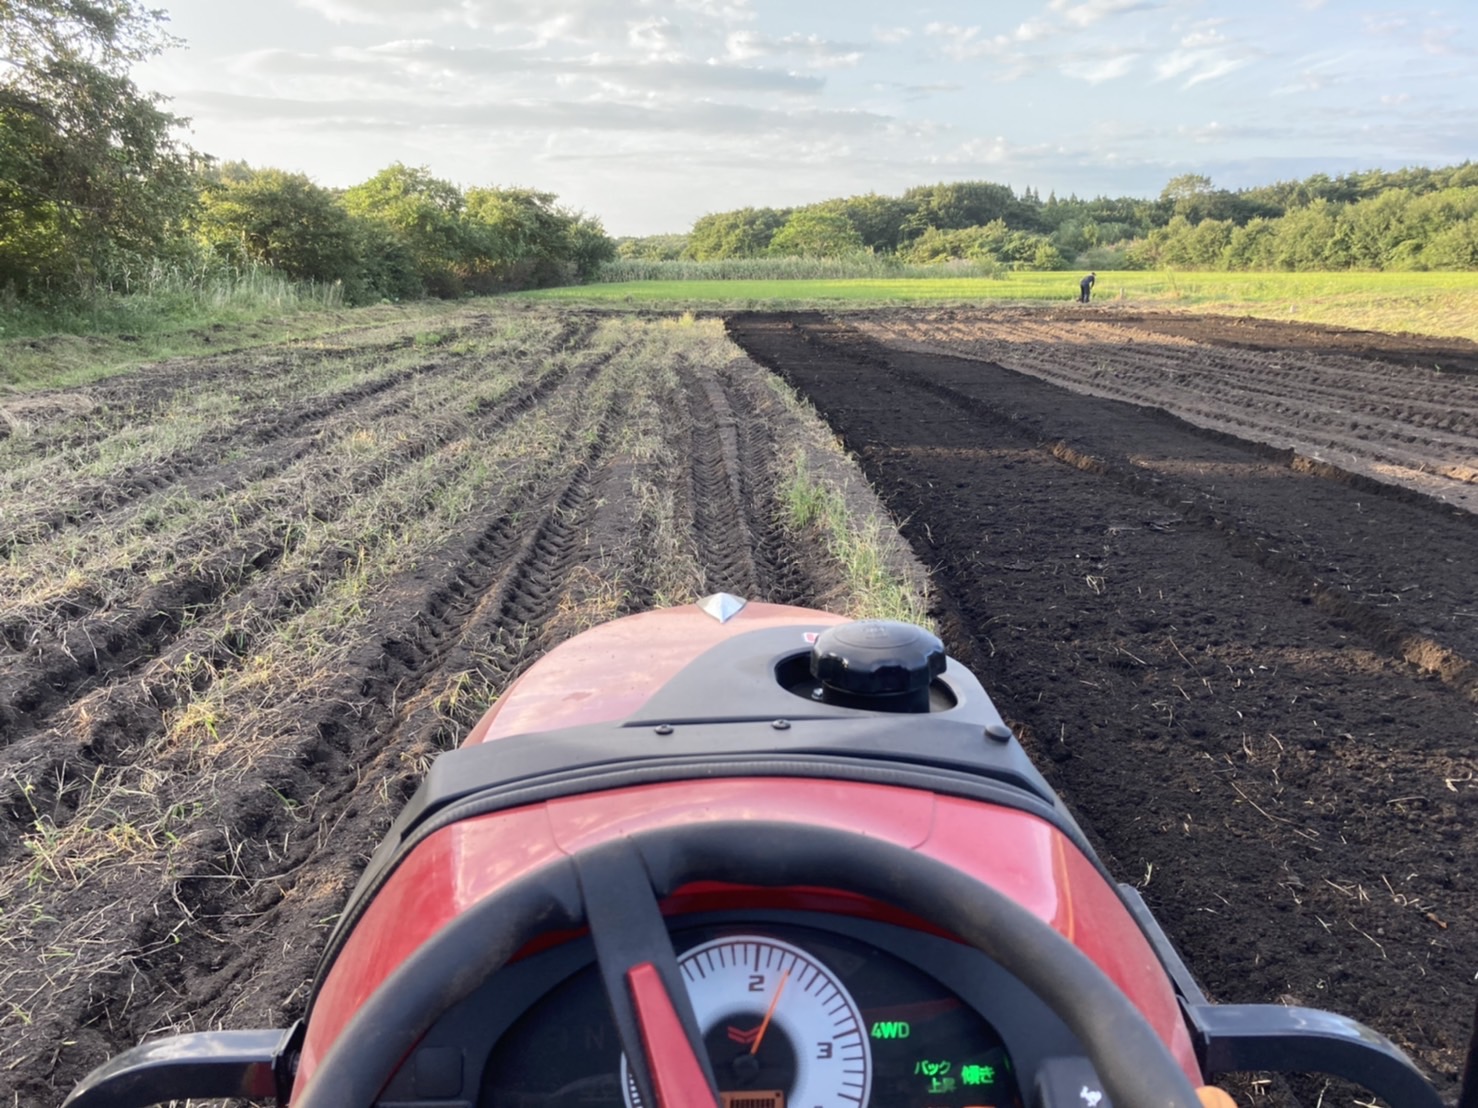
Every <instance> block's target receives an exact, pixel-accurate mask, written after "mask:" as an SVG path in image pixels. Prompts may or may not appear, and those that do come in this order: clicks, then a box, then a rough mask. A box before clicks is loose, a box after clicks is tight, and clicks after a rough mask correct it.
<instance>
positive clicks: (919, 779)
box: [308, 740, 1118, 1015]
mask: <svg viewBox="0 0 1478 1108" xmlns="http://www.w3.org/2000/svg"><path fill="white" fill-rule="evenodd" d="M500 741H502V740H500ZM725 777H795V778H801V779H811V780H815V779H820V780H829V781H850V782H858V783H861V784H874V785H890V786H894V787H898V788H907V789H918V790H920V791H922V792H932V793H937V794H939V795H941V796H953V797H960V798H962V799H966V800H977V801H980V802H982V803H985V804H992V805H995V806H997V807H1002V808H1011V809H1013V810H1016V811H1020V812H1025V813H1027V814H1028V815H1033V816H1036V817H1037V818H1038V819H1041V820H1043V821H1045V822H1047V823H1049V824H1050V825H1052V826H1053V827H1055V828H1056V829H1057V830H1058V831H1060V832H1062V834H1063V835H1065V836H1067V838H1068V839H1069V840H1070V841H1071V842H1072V843H1073V845H1074V846H1076V847H1077V848H1078V850H1079V851H1081V852H1082V854H1083V856H1084V857H1086V858H1087V859H1088V860H1089V861H1090V862H1091V863H1092V864H1093V866H1094V868H1095V869H1097V870H1098V872H1099V874H1100V875H1101V876H1102V877H1103V879H1104V882H1105V883H1106V884H1107V885H1108V886H1109V887H1110V888H1117V887H1118V886H1117V883H1116V882H1115V880H1114V878H1113V877H1112V876H1111V875H1110V874H1109V872H1108V870H1107V868H1106V867H1105V866H1104V864H1103V863H1102V861H1100V860H1099V858H1098V856H1097V854H1095V853H1094V851H1093V848H1092V847H1091V846H1090V845H1089V843H1088V840H1087V837H1086V836H1085V835H1084V834H1083V831H1082V828H1080V827H1079V826H1078V825H1077V823H1076V822H1074V820H1073V819H1072V817H1071V816H1070V815H1068V813H1067V811H1066V810H1065V809H1064V808H1062V807H1060V806H1058V805H1053V804H1048V803H1046V802H1045V801H1043V800H1042V799H1041V798H1040V797H1038V796H1037V795H1036V794H1035V793H1028V792H1024V791H1022V790H1020V789H1017V788H1014V787H1011V786H1008V785H1004V784H1002V783H1000V782H998V781H993V780H989V779H983V778H981V777H979V776H977V775H975V774H972V773H964V772H960V771H956V770H946V769H938V768H934V767H928V766H920V765H918V764H917V763H894V762H886V761H882V760H880V759H875V758H852V757H848V756H845V755H836V754H826V755H801V754H797V755H790V756H776V755H764V754H756V755H750V756H731V757H727V758H715V757H685V758H674V759H670V760H666V759H647V760H644V761H640V762H618V763H613V764H612V765H611V766H608V767H604V768H602V769H600V770H598V771H593V770H586V769H582V770H572V771H566V772H562V773H556V774H551V775H549V777H548V778H546V779H542V780H534V781H518V782H515V783H513V784H512V785H508V786H503V787H496V788H490V789H488V790H486V791H484V792H481V793H476V794H474V795H472V796H470V797H468V798H467V799H465V800H462V801H461V802H459V803H457V804H453V805H450V806H448V807H445V808H442V809H439V810H437V811H436V812H435V813H434V814H433V815H432V816H431V817H430V818H429V819H427V820H425V821H424V822H422V823H419V824H417V825H416V826H415V828H414V830H413V831H412V832H411V833H410V835H409V837H407V838H405V839H403V840H401V841H399V842H398V843H395V844H394V847H393V850H391V851H387V852H385V853H384V854H383V855H382V854H381V853H380V852H379V851H377V852H376V853H377V856H376V858H375V859H374V860H373V861H372V862H371V865H370V868H368V869H367V870H366V872H365V874H364V876H363V877H362V878H361V880H360V882H359V884H358V885H357V886H356V887H355V889H354V892H353V894H352V895H351V896H350V898H349V901H348V903H346V904H345V906H344V911H343V912H342V913H341V914H340V916H339V919H338V922H337V923H336V925H335V927H334V930H333V933H332V934H330V936H329V939H328V942H327V944H326V945H325V947H324V951H323V954H322V956H321V957H320V959H319V963H318V971H317V973H316V974H315V977H314V983H313V989H312V992H311V993H310V994H309V1000H308V1011H309V1014H310V1015H311V1013H312V1008H313V1004H314V1002H315V1000H316V999H317V996H318V991H319V989H320V988H321V987H322V985H323V982H324V980H325V978H327V976H328V973H329V971H330V970H331V969H332V968H333V964H334V962H335V960H336V959H337V958H338V956H339V953H340V952H341V951H342V950H343V947H344V944H345V943H346V942H347V941H348V939H349V936H350V935H351V934H352V933H353V931H354V927H355V926H356V925H357V924H358V922H359V920H360V918H361V917H362V916H363V915H364V913H365V911H367V910H368V908H369V905H370V903H371V902H372V901H373V900H374V898H375V896H376V895H377V894H378V893H379V891H380V890H381V889H382V888H384V886H385V883H386V882H387V881H389V879H390V877H391V875H392V874H393V873H394V872H395V870H396V869H398V868H399V866H400V864H401V862H403V861H404V860H405V858H406V857H408V856H409V855H410V854H411V853H412V852H414V850H415V849H416V847H417V846H419V845H420V844H421V843H422V842H424V841H425V840H426V839H427V838H429V837H430V836H432V835H434V834H436V832H438V831H440V830H443V829H444V828H446V827H450V826H451V825H452V824H454V823H459V822H461V821H462V820H466V819H474V818H476V817H478V816H485V815H491V814H492V813H494V812H501V811H508V810H510V809H512V808H521V807H524V806H526V805H530V804H541V803H544V802H545V801H549V800H558V799H561V798H563V797H568V796H576V795H580V796H583V795H586V794H592V793H598V792H608V791H611V790H614V789H627V788H633V787H637V786H641V785H657V784H668V783H671V782H674V781H694V780H710V779H715V778H725ZM383 849H384V844H382V850H383Z"/></svg>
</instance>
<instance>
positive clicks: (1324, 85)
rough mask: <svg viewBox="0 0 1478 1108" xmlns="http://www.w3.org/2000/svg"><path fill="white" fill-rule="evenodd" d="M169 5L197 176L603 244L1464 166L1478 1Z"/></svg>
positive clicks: (170, 61)
mask: <svg viewBox="0 0 1478 1108" xmlns="http://www.w3.org/2000/svg"><path fill="white" fill-rule="evenodd" d="M155 2H156V3H157V2H159V0H155ZM150 6H155V5H154V4H151V5H150ZM163 6H164V7H165V9H166V10H167V11H168V13H169V15H170V30H171V31H172V32H173V33H174V34H175V35H176V36H178V37H179V38H181V39H182V40H184V45H182V46H181V47H179V48H176V49H173V50H170V51H168V52H167V53H166V54H164V55H162V56H160V57H158V58H155V59H152V60H150V61H149V62H147V63H145V64H143V65H141V66H140V67H138V68H137V69H136V70H135V72H134V78H135V80H136V82H137V83H138V84H139V85H140V86H141V87H143V88H146V89H150V90H153V91H157V92H161V93H164V94H166V95H168V96H170V97H171V98H172V104H171V109H172V110H173V111H175V112H176V113H178V114H180V115H184V116H188V117H190V119H191V125H190V132H189V134H188V135H186V136H185V137H186V138H187V140H188V141H189V143H190V144H191V145H192V146H194V147H195V148H196V149H198V150H201V151H203V152H205V153H208V154H211V155H214V156H215V157H218V158H221V159H223V160H244V161H247V162H250V163H251V164H253V165H258V166H274V167H277V168H281V169H287V170H291V171H294V172H301V173H306V174H308V175H309V176H310V177H312V178H313V179H314V180H315V181H317V182H318V183H319V184H321V185H325V186H328V187H341V186H347V185H352V184H355V183H357V182H359V181H362V180H364V179H366V178H368V177H370V176H371V175H373V174H374V173H375V172H377V171H378V170H380V169H382V168H384V167H385V166H387V165H389V164H391V163H392V162H396V161H400V162H404V163H406V164H408V165H417V166H426V167H427V168H429V169H430V170H431V172H432V173H434V174H435V175H436V176H438V177H442V178H445V179H447V180H450V181H452V182H454V183H456V184H458V185H460V186H463V187H467V186H472V185H492V186H515V185H516V186H524V187H530V188H537V189H543V190H546V191H549V192H553V193H556V194H557V195H558V197H559V199H560V202H561V203H562V204H564V205H566V206H568V207H571V208H575V209H578V210H581V211H584V212H586V213H588V214H591V215H594V216H597V217H598V218H600V219H601V220H602V221H603V223H604V224H605V227H606V230H607V231H608V232H609V233H611V234H613V235H646V234H658V233H664V232H682V231H686V230H687V229H688V228H689V227H691V225H692V223H693V221H694V220H695V219H697V218H698V217H699V216H701V215H703V214H705V213H707V212H715V211H726V210H729V209H733V208H740V207H745V206H750V205H753V206H756V207H761V206H768V207H791V206H795V205H799V204H806V203H811V202H814V201H817V200H824V199H827V198H829V197H835V196H852V195H857V194H861V193H869V192H878V193H884V194H894V195H896V194H898V193H900V192H902V191H903V190H904V189H906V188H909V187H910V186H913V185H921V184H932V183H935V182H938V181H954V180H988V181H995V182H998V183H1001V184H1007V185H1011V186H1012V187H1013V188H1015V189H1016V190H1017V191H1018V192H1020V191H1022V190H1024V189H1027V188H1032V189H1035V190H1037V191H1038V192H1039V193H1040V194H1041V195H1042V197H1043V198H1045V197H1047V196H1048V195H1049V193H1052V192H1056V193H1057V194H1058V195H1059V196H1064V197H1065V196H1069V195H1074V194H1075V195H1078V196H1081V197H1090V196H1098V195H1109V196H1124V195H1130V196H1158V195H1159V193H1160V190H1161V189H1163V188H1164V186H1165V184H1166V182H1167V181H1169V180H1170V178H1172V177H1174V176H1176V175H1178V174H1182V173H1201V174H1205V175H1206V176H1209V177H1210V178H1211V179H1212V181H1213V183H1214V184H1215V185H1216V186H1218V187H1221V188H1232V189H1235V188H1242V187H1249V186H1253V185H1260V184H1270V183H1272V182H1273V181H1278V180H1288V179H1292V178H1299V177H1306V176H1308V175H1309V174H1311V173H1317V172H1323V173H1329V174H1331V175H1333V174H1339V173H1347V172H1351V171H1354V170H1360V169H1372V168H1379V169H1398V168H1401V167H1403V166H1411V165H1425V166H1439V165H1451V164H1455V163H1458V162H1461V161H1464V160H1467V159H1472V158H1475V157H1478V3H1474V0H1438V2H1436V3H1433V4H1405V3H1393V2H1385V3H1380V2H1371V3H1366V2H1364V0H975V2H965V0H942V2H934V3H927V2H926V3H910V2H908V0H902V2H900V0H892V2H889V3H879V2H874V0H824V2H816V3H807V2H795V0H792V2H789V3H786V2H781V0H251V2H249V3H237V2H228V0H174V2H172V3H171V2H169V0H163Z"/></svg>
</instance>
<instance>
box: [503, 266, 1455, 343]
mask: <svg viewBox="0 0 1478 1108" xmlns="http://www.w3.org/2000/svg"><path fill="white" fill-rule="evenodd" d="M1078 277H1079V274H1078V273H1077V272H1076V271H1071V272H1032V273H1028V272H1015V273H1010V274H1007V275H1006V276H1004V277H1001V278H988V277H979V278H951V277H941V278H899V279H892V280H886V279H865V280H864V279H851V280H795V281H782V280H763V281H757V280H732V281H711V280H710V281H703V280H697V281H638V282H627V283H624V284H598V285H581V286H572V287H564V288H557V289H541V290H538V291H536V292H527V293H518V294H516V296H517V297H519V298H528V299H534V300H539V301H555V302H559V303H566V304H580V305H590V306H598V307H613V308H640V309H643V310H650V309H651V308H654V307H658V308H667V309H669V310H674V311H677V310H683V309H689V310H704V311H729V310H738V309H780V310H788V309H797V308H805V307H828V308H837V309H845V308H849V307H851V308H869V307H887V306H891V305H924V304H932V305H956V304H979V303H983V302H1009V303H1017V302H1042V301H1059V302H1063V301H1065V302H1069V303H1070V302H1072V301H1073V300H1075V299H1076V297H1077V292H1078V287H1077V282H1078ZM1094 302H1095V303H1096V304H1098V305H1100V306H1102V305H1104V304H1110V305H1122V304H1142V305H1143V306H1146V307H1155V308H1189V309H1195V310H1197V311H1209V312H1214V313H1217V314H1227V315H1252V316H1258V317H1261V318H1267V319H1284V320H1296V321H1302V322H1316V323H1329V324H1334V325H1338V326H1345V327H1357V328H1368V329H1378V330H1383V331H1411V332H1416V333H1426V334H1434V335H1449V336H1454V337H1461V338H1469V339H1474V340H1475V341H1478V273H1469V272H1462V273H1456V272H1454V273H1447V272H1444V273H1349V272H1339V273H1222V272H1211V273H1171V272H1165V271H1143V270H1129V271H1116V272H1105V273H1100V274H1098V281H1097V286H1096V288H1095V295H1094Z"/></svg>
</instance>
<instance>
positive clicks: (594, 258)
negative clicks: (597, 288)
mask: <svg viewBox="0 0 1478 1108" xmlns="http://www.w3.org/2000/svg"><path fill="white" fill-rule="evenodd" d="M615 260H616V243H615V241H614V240H612V238H611V236H610V235H608V234H606V229H605V227H604V226H603V225H602V224H601V221H600V220H598V219H596V218H595V217H594V216H591V215H577V216H576V217H575V219H574V223H573V224H571V226H570V262H571V264H573V265H574V267H575V276H576V277H578V278H580V280H582V281H588V280H590V278H592V277H594V276H595V275H596V273H598V272H599V271H600V267H601V266H603V265H605V264H606V263H607V262H611V261H615Z"/></svg>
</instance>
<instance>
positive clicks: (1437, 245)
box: [1421, 216, 1478, 269]
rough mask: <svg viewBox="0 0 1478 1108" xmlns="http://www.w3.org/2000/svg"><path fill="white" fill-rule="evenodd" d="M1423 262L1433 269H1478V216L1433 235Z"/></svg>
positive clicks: (1423, 254) (1423, 253)
mask: <svg viewBox="0 0 1478 1108" xmlns="http://www.w3.org/2000/svg"><path fill="white" fill-rule="evenodd" d="M1421 260H1422V263H1423V265H1425V266H1427V267H1428V268H1431V269H1478V216H1473V217H1469V218H1468V219H1464V220H1462V221H1460V222H1457V223H1453V224H1452V225H1451V226H1448V227H1445V228H1443V229H1442V230H1441V231H1439V232H1437V233H1436V234H1435V235H1433V236H1432V238H1431V240H1430V241H1429V242H1428V243H1427V244H1426V248H1425V249H1424V250H1423V251H1422V254H1421Z"/></svg>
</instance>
